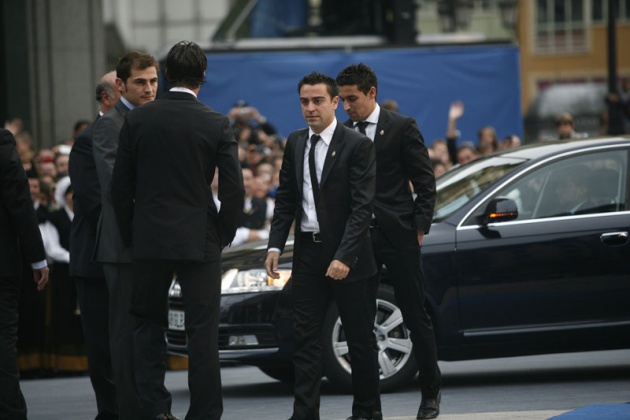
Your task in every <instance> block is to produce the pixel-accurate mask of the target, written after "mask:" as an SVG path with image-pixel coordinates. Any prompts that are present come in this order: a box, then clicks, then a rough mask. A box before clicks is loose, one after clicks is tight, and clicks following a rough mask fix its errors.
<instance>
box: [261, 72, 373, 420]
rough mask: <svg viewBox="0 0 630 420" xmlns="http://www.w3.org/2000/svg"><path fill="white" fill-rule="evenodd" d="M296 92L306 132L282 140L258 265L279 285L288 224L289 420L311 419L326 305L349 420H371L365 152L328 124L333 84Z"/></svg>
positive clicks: (346, 132)
mask: <svg viewBox="0 0 630 420" xmlns="http://www.w3.org/2000/svg"><path fill="white" fill-rule="evenodd" d="M298 92H299V94H300V103H301V108H302V115H303V116H304V119H305V120H306V122H307V124H308V125H309V128H305V129H302V130H298V131H296V132H294V133H292V134H291V135H290V136H289V138H288V140H287V146H286V149H285V152H284V159H283V162H282V169H281V171H280V186H279V188H278V193H277V195H276V206H275V211H274V217H273V221H272V224H271V233H270V236H269V245H268V253H267V258H266V261H265V269H266V270H267V274H268V275H269V276H271V277H272V278H279V274H278V273H277V268H278V260H279V255H280V253H281V252H282V250H283V249H284V245H285V242H286V240H287V236H288V235H289V231H290V229H291V226H292V224H293V222H294V221H295V226H296V228H295V229H296V233H295V238H296V239H295V247H294V254H293V255H294V259H293V273H292V294H293V316H294V343H295V350H294V355H293V363H294V366H295V388H294V396H295V400H294V404H293V416H292V417H291V418H292V419H293V420H318V419H319V403H320V382H321V376H322V343H321V331H322V324H323V320H324V316H325V314H326V310H327V308H328V305H329V304H330V302H331V298H334V301H335V302H336V303H337V308H338V309H339V316H340V317H341V322H342V323H343V327H344V332H345V334H346V338H347V341H348V348H349V353H350V359H351V363H352V385H353V394H354V401H353V405H352V416H351V417H350V419H378V420H380V419H382V414H381V412H380V410H381V408H380V407H381V406H380V399H379V391H378V388H379V370H378V362H377V359H376V351H375V348H376V341H375V337H374V333H373V329H374V317H373V316H370V313H371V310H370V309H371V308H373V307H374V305H375V302H374V298H372V299H370V294H369V291H368V279H369V278H370V277H371V276H373V275H374V274H375V273H376V266H375V264H374V256H373V254H372V247H371V243H370V233H369V223H370V217H371V214H372V207H373V204H374V185H375V184H374V183H375V175H376V172H375V169H376V165H375V156H374V146H373V144H372V142H371V141H370V140H369V139H368V138H367V137H365V136H363V135H360V134H359V133H357V132H355V131H353V130H351V129H348V128H347V127H344V126H343V125H342V124H339V123H337V119H336V118H335V110H336V109H337V104H338V102H339V97H338V96H337V95H338V91H337V84H336V83H335V81H334V79H332V78H331V77H328V76H326V75H323V74H321V73H316V72H314V73H311V74H309V75H307V76H305V77H304V78H303V79H302V80H301V81H300V82H299V84H298ZM309 139H310V141H309ZM320 140H321V141H320Z"/></svg>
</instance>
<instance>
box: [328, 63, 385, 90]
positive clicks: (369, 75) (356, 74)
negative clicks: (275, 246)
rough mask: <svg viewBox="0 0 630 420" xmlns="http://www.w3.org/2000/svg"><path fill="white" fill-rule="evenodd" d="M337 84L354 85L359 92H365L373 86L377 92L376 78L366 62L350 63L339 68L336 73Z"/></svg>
mask: <svg viewBox="0 0 630 420" xmlns="http://www.w3.org/2000/svg"><path fill="white" fill-rule="evenodd" d="M337 85H339V86H353V85H356V86H357V89H359V91H360V92H363V93H365V94H367V93H368V92H369V91H370V88H371V87H372V86H374V88H375V89H376V91H377V92H378V80H377V78H376V73H374V70H372V68H371V67H370V66H368V65H367V64H363V63H358V64H351V65H349V66H348V67H346V68H345V69H343V70H341V71H340V72H339V74H338V75H337Z"/></svg>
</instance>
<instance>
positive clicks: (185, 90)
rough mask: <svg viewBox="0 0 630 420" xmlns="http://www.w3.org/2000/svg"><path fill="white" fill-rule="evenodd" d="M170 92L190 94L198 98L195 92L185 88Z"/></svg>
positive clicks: (174, 89) (173, 88)
mask: <svg viewBox="0 0 630 420" xmlns="http://www.w3.org/2000/svg"><path fill="white" fill-rule="evenodd" d="M169 92H186V93H190V94H191V95H193V96H194V97H195V98H196V97H197V95H195V92H193V91H192V90H190V89H188V88H185V87H172V88H170V89H169Z"/></svg>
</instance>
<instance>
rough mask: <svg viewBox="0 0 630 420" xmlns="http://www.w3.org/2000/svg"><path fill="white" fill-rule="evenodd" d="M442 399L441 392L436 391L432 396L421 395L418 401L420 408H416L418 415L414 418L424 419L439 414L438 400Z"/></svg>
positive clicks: (432, 417)
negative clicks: (420, 400)
mask: <svg viewBox="0 0 630 420" xmlns="http://www.w3.org/2000/svg"><path fill="white" fill-rule="evenodd" d="M441 399H442V393H441V392H438V394H437V396H435V397H434V398H426V397H425V396H424V395H423V396H422V402H421V403H420V408H419V409H418V415H417V416H416V419H418V420H424V419H434V418H436V417H437V416H439V415H440V400H441Z"/></svg>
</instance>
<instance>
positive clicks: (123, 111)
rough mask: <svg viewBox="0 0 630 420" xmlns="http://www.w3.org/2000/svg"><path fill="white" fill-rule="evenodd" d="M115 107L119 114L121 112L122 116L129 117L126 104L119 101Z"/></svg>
mask: <svg viewBox="0 0 630 420" xmlns="http://www.w3.org/2000/svg"><path fill="white" fill-rule="evenodd" d="M114 106H115V107H116V109H117V110H118V112H120V115H122V117H123V118H125V115H127V112H129V108H127V105H125V103H124V102H123V101H121V100H120V99H119V100H118V102H116V105H114Z"/></svg>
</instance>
